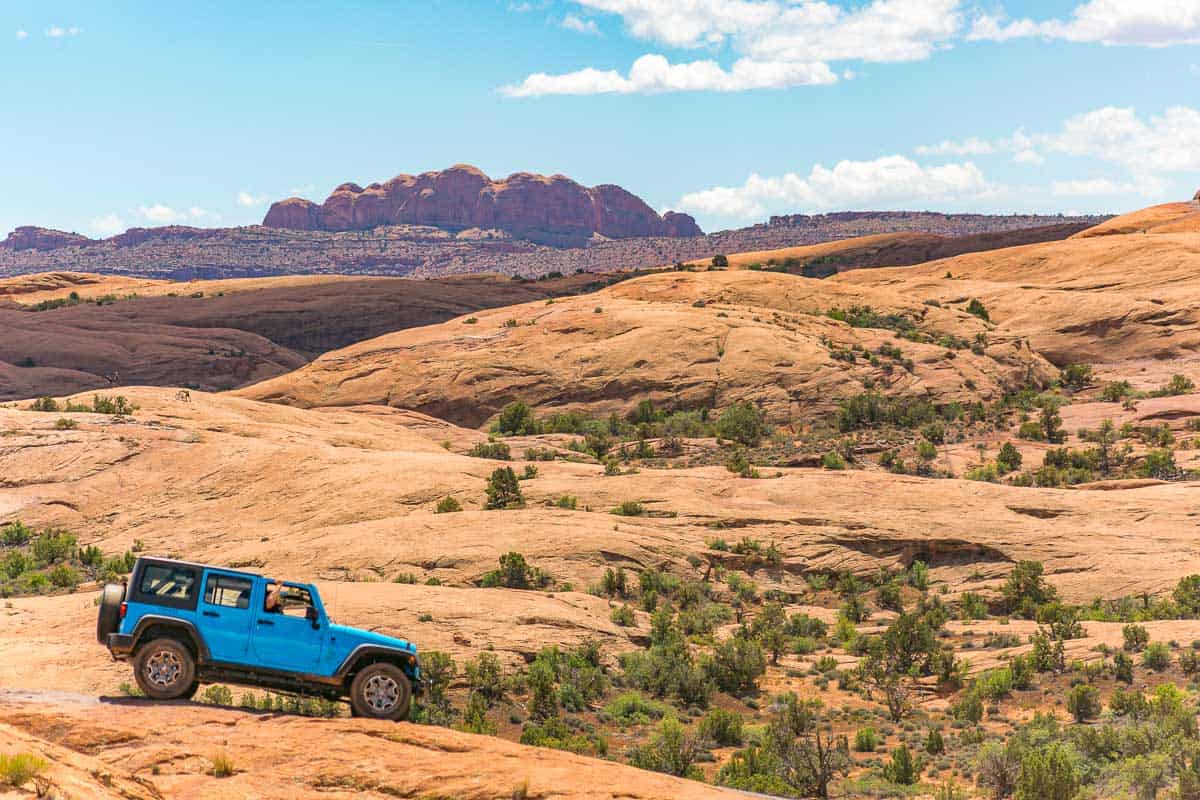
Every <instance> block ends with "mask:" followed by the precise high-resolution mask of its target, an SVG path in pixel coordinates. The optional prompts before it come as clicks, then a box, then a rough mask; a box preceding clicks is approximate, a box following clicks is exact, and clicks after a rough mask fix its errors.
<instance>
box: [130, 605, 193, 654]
mask: <svg viewBox="0 0 1200 800" xmlns="http://www.w3.org/2000/svg"><path fill="white" fill-rule="evenodd" d="M155 626H162V627H164V628H175V629H177V630H180V631H182V632H183V633H185V634H187V637H188V638H189V639H190V640H191V642H192V645H193V646H194V647H195V648H196V661H197V663H199V664H203V663H205V662H207V661H210V660H211V654H210V653H209V649H208V645H207V644H206V643H205V642H204V637H203V636H201V635H200V631H199V629H197V628H196V626H195V625H194V624H193V623H191V622H190V621H188V620H186V619H179V618H178V617H168V616H164V615H161V614H146V615H145V616H143V617H142V618H141V619H139V620H138V623H137V625H136V626H134V629H133V633H132V634H130V635H131V636H132V638H133V642H132V645H133V646H132V649H133V650H137V646H138V645H139V644H140V643H141V641H142V638H143V637H144V636H145V635H146V631H148V630H149V629H150V628H153V627H155Z"/></svg>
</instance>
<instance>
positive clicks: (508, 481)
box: [484, 467, 525, 509]
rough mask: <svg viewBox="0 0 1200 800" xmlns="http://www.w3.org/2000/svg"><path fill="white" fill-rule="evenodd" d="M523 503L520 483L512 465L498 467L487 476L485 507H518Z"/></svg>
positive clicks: (523, 498)
mask: <svg viewBox="0 0 1200 800" xmlns="http://www.w3.org/2000/svg"><path fill="white" fill-rule="evenodd" d="M523 505H525V496H524V495H523V494H522V493H521V484H520V482H519V481H518V480H517V474H516V473H515V472H513V470H512V467H500V468H499V469H497V470H496V471H495V472H493V473H492V476H491V477H490V478H488V485H487V503H486V504H485V505H484V508H486V509H505V508H520V507H521V506H523Z"/></svg>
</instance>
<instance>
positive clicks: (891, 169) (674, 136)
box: [0, 0, 1200, 235]
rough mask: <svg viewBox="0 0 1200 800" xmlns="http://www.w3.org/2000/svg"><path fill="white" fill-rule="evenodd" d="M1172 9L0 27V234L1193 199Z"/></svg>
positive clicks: (469, 15) (181, 20) (937, 1)
mask: <svg viewBox="0 0 1200 800" xmlns="http://www.w3.org/2000/svg"><path fill="white" fill-rule="evenodd" d="M1198 43H1200V0H1138V2H1136V3H1134V2H1131V0H1041V1H1040V2H1028V1H1027V0H994V2H993V0H984V2H974V0H972V1H970V2H968V1H967V0H841V1H837V0H827V1H825V2H822V0H578V1H577V2H576V1H572V2H567V1H565V0H458V1H457V2H452V1H451V0H441V1H440V2H439V1H438V0H427V1H426V2H408V1H407V0H405V1H400V0H393V1H392V2H383V1H382V0H380V1H378V2H368V0H359V2H337V3H335V2H316V1H315V0H307V2H305V1H304V0H299V1H293V2H282V0H275V1H269V0H263V2H255V3H245V2H233V1H232V0H231V1H229V2H225V1H223V0H197V1H196V2H190V3H182V2H161V0H159V1H158V2H147V1H142V0H119V1H118V2H115V3H108V4H100V3H95V2H92V1H90V0H89V1H87V2H85V1H83V0H77V1H75V2H57V1H56V0H36V1H35V0H5V2H4V3H3V4H2V5H0V89H2V90H3V96H4V109H5V113H4V124H3V125H2V126H0V180H2V181H3V186H4V187H5V191H4V192H3V195H2V196H0V231H7V230H10V229H12V228H13V227H15V226H17V225H20V224H37V225H44V226H47V227H56V228H63V229H67V230H76V231H79V232H81V233H86V234H89V235H111V234H112V233H114V232H117V231H118V230H121V229H124V228H125V227H129V226H133V225H156V224H167V223H171V222H179V223H184V224H197V225H236V224H248V223H254V222H257V221H259V220H261V218H262V215H263V214H264V213H265V211H266V206H267V202H268V201H269V200H273V199H278V198H281V197H285V196H289V195H292V194H300V195H302V196H307V197H311V198H314V199H317V200H320V199H323V198H324V197H325V195H326V194H327V193H328V192H329V190H330V189H332V188H333V187H334V186H335V185H336V184H338V183H341V182H342V181H346V180H354V181H357V182H360V183H363V184H365V183H369V182H371V181H375V180H386V179H387V178H389V177H392V176H393V175H396V174H399V173H402V172H410V173H412V172H421V171H425V170H429V169H439V168H443V167H446V166H448V165H450V164H453V163H457V162H468V163H473V164H476V165H478V166H479V167H481V168H482V169H484V170H485V171H486V172H488V173H489V174H491V175H493V176H496V177H500V176H504V175H507V174H509V173H510V172H514V171H520V170H527V171H532V172H543V173H555V172H561V173H564V174H567V175H570V176H571V177H573V178H575V179H577V180H579V181H581V182H583V183H586V184H589V185H592V184H596V183H618V184H621V185H623V186H625V187H626V188H628V189H630V190H631V191H633V192H635V193H637V194H639V195H640V196H642V197H643V198H644V199H646V200H647V202H649V203H650V204H651V205H653V206H654V207H655V208H657V209H659V210H666V209H668V208H674V209H682V210H685V211H688V212H690V213H692V214H694V215H695V216H696V217H697V218H698V219H699V221H700V222H701V224H702V225H703V226H704V227H705V228H706V229H710V230H715V229H719V228H723V227H731V226H740V225H745V224H749V223H752V222H755V221H759V220H762V219H764V218H765V217H766V216H767V215H769V214H772V213H789V212H820V211H827V210H840V209H867V208H934V209H944V210H979V211H996V212H1009V211H1039V212H1051V211H1076V210H1079V211H1109V210H1113V211H1116V210H1125V209H1130V208H1136V207H1141V206H1145V205H1149V204H1151V203H1155V202H1162V201H1165V200H1171V199H1179V198H1184V197H1191V195H1192V193H1193V192H1194V191H1195V190H1196V189H1197V188H1200V44H1198Z"/></svg>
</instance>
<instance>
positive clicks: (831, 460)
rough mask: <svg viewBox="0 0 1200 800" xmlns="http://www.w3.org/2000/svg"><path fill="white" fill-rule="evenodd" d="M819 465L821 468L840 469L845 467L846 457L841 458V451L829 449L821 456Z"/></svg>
mask: <svg viewBox="0 0 1200 800" xmlns="http://www.w3.org/2000/svg"><path fill="white" fill-rule="evenodd" d="M821 467H822V468H823V469H832V470H841V469H845V468H846V459H844V458H842V455H841V453H839V452H837V451H836V450H830V451H829V452H828V453H826V454H825V455H823V456H821Z"/></svg>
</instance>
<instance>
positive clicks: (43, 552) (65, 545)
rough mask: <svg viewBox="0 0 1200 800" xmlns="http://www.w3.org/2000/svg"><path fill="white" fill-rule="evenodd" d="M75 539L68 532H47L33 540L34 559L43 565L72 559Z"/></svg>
mask: <svg viewBox="0 0 1200 800" xmlns="http://www.w3.org/2000/svg"><path fill="white" fill-rule="evenodd" d="M74 550H75V537H74V536H73V535H71V534H69V533H67V532H66V531H58V530H45V531H43V532H42V533H41V534H40V535H39V536H38V537H37V538H36V539H34V540H33V557H34V559H36V560H37V561H38V562H39V563H41V564H54V563H56V562H59V561H63V560H65V559H67V558H70V556H71V553H72V552H74Z"/></svg>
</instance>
